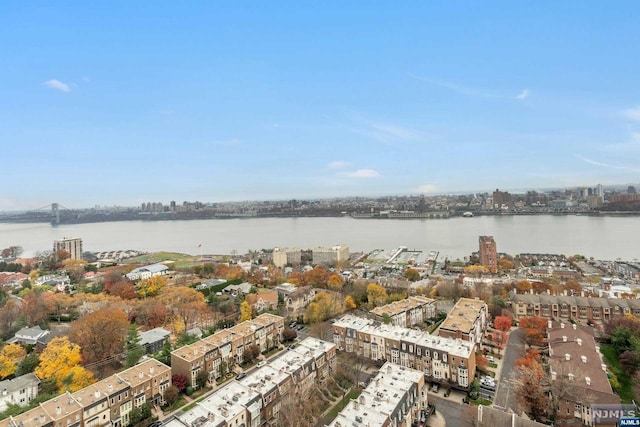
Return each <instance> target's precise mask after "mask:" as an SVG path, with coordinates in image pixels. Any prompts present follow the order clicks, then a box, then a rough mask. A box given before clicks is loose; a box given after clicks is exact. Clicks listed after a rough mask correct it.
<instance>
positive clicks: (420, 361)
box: [333, 315, 476, 390]
mask: <svg viewBox="0 0 640 427" xmlns="http://www.w3.org/2000/svg"><path fill="white" fill-rule="evenodd" d="M333 342H334V343H335V344H336V346H337V348H338V350H342V351H346V352H349V353H357V354H358V355H360V356H362V357H365V358H367V359H372V360H385V361H390V362H391V363H394V364H397V365H400V366H404V367H406V368H411V369H417V370H419V371H421V372H423V373H424V375H425V376H426V377H427V378H429V380H430V381H433V382H438V383H441V384H446V385H448V386H450V387H454V388H458V389H463V390H466V389H468V388H469V384H470V381H473V378H474V376H475V373H476V359H475V345H474V343H473V342H471V341H465V340H462V339H460V338H449V337H443V336H435V335H431V334H429V333H426V332H423V331H418V330H415V329H409V328H403V327H401V326H395V325H385V324H382V323H380V322H378V321H375V320H369V319H363V318H360V317H356V316H352V315H345V316H343V317H342V318H341V319H339V320H338V321H336V322H335V323H334V324H333Z"/></svg>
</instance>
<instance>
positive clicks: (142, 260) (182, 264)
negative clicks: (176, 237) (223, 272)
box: [126, 252, 199, 268]
mask: <svg viewBox="0 0 640 427" xmlns="http://www.w3.org/2000/svg"><path fill="white" fill-rule="evenodd" d="M167 261H171V262H172V264H171V265H172V266H173V268H189V267H193V266H194V265H198V264H199V261H198V257H197V256H194V255H187V254H180V253H176V252H153V253H149V254H144V255H140V256H137V257H133V258H129V259H128V260H127V261H126V262H127V263H128V264H155V263H158V262H167Z"/></svg>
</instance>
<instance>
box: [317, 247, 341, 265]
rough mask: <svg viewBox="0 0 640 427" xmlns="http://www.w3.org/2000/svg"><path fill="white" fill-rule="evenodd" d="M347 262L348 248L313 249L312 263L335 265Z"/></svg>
mask: <svg viewBox="0 0 640 427" xmlns="http://www.w3.org/2000/svg"><path fill="white" fill-rule="evenodd" d="M348 260H349V246H347V245H337V246H332V247H330V248H324V247H319V248H315V249H313V263H314V264H324V265H336V264H339V263H341V262H346V261H348Z"/></svg>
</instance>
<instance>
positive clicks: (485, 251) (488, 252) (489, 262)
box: [478, 236, 498, 273]
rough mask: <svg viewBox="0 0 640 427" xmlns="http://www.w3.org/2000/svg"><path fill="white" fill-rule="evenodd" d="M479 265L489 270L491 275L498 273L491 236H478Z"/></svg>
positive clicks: (494, 245)
mask: <svg viewBox="0 0 640 427" xmlns="http://www.w3.org/2000/svg"><path fill="white" fill-rule="evenodd" d="M478 241H479V246H480V265H483V266H485V267H487V268H488V269H489V271H490V272H491V273H496V272H497V271H498V253H497V251H496V242H495V240H493V236H480V237H479V239H478Z"/></svg>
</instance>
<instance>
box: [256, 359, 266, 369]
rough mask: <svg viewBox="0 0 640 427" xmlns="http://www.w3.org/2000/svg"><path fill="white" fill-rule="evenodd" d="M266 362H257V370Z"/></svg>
mask: <svg viewBox="0 0 640 427" xmlns="http://www.w3.org/2000/svg"><path fill="white" fill-rule="evenodd" d="M266 364H267V362H265V361H264V360H261V361H259V362H258V364H257V365H256V366H257V367H258V368H262V367H263V366H264V365H266Z"/></svg>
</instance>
